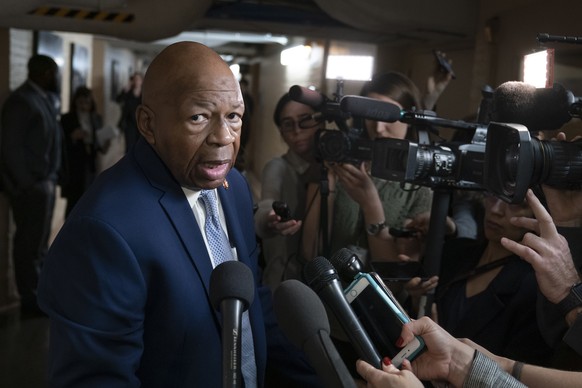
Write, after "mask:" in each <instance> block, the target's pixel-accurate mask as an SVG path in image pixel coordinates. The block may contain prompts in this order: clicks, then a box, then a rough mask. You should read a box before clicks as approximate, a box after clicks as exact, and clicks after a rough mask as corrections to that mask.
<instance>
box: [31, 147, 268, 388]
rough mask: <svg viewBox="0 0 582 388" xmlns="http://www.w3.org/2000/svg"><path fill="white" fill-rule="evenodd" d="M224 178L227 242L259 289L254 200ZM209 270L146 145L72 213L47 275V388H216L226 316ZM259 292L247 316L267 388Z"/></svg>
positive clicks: (179, 202)
mask: <svg viewBox="0 0 582 388" xmlns="http://www.w3.org/2000/svg"><path fill="white" fill-rule="evenodd" d="M227 179H228V183H229V184H230V188H229V189H228V190H225V189H224V188H223V187H220V188H219V189H218V192H219V195H220V199H221V202H222V206H223V209H224V213H225V217H226V223H227V225H228V229H229V236H230V238H231V240H232V242H234V246H235V247H236V249H237V252H238V258H239V260H240V261H242V262H243V263H245V264H247V265H248V266H249V267H250V268H251V269H252V271H253V273H254V276H255V280H256V281H258V279H260V277H259V275H258V273H257V271H258V268H257V253H258V252H257V251H258V247H257V243H256V238H255V232H254V228H253V213H252V197H251V193H250V190H249V188H248V185H247V183H246V181H245V180H244V178H243V177H242V176H241V175H240V174H239V173H238V172H237V171H236V170H232V171H231V172H230V173H229V175H228V178H227ZM211 272H212V264H211V261H210V257H209V255H208V253H207V251H206V247H205V244H204V240H203V238H202V235H201V231H200V229H199V227H198V224H197V222H196V219H195V218H194V215H193V213H192V210H191V209H190V206H189V204H188V201H187V199H186V197H185V195H184V193H183V191H182V189H181V187H180V185H179V184H178V183H177V181H176V180H175V179H174V178H173V177H172V175H171V174H170V172H169V170H168V169H167V168H166V166H165V165H164V164H163V162H162V161H161V160H160V159H159V157H158V156H157V155H156V153H155V152H154V150H153V149H152V148H151V147H150V146H149V144H147V143H146V142H145V141H144V140H143V139H140V140H139V141H138V143H137V144H136V147H134V148H133V149H132V150H131V151H130V153H129V154H128V155H126V156H125V157H124V158H123V159H122V160H121V161H120V162H118V163H117V164H116V165H115V166H113V167H112V168H110V169H109V170H107V171H105V172H103V173H102V174H101V175H100V177H99V178H98V179H97V180H96V182H95V183H94V184H93V186H92V187H91V188H90V190H89V191H88V192H87V193H86V194H85V195H84V196H83V198H82V199H81V201H80V202H78V203H77V206H76V208H75V209H74V210H73V212H72V213H71V215H70V216H69V218H68V219H67V222H66V223H65V225H64V226H63V228H62V230H61V231H60V233H59V234H58V236H57V238H56V240H55V241H54V243H53V245H52V246H51V248H50V252H49V256H48V258H47V259H46V262H45V264H44V267H43V269H42V273H41V279H40V285H39V304H40V306H41V308H42V309H43V310H44V311H45V312H47V313H48V315H49V316H50V318H51V328H50V360H49V378H50V381H51V383H53V384H54V385H55V386H75V385H82V386H84V387H93V386H94V387H121V386H123V387H129V386H139V385H140V384H141V386H143V387H220V386H221V381H222V380H221V379H222V374H221V372H222V365H221V339H220V336H221V329H220V320H221V317H220V314H219V313H217V312H216V311H215V310H214V309H213V308H212V305H211V303H210V300H209V296H208V292H209V291H208V290H209V288H208V287H209V279H210V274H211ZM257 285H258V283H257ZM257 290H258V291H257V295H255V299H254V302H253V304H252V305H251V306H250V309H249V313H250V320H251V325H252V327H253V335H254V340H255V352H256V361H257V368H258V372H259V380H260V384H259V385H260V386H261V385H263V380H264V372H265V366H266V361H267V335H268V334H266V331H269V330H271V329H272V328H273V322H267V321H266V320H264V313H265V312H264V311H263V307H262V302H264V301H266V300H268V299H269V298H270V291H269V290H268V289H267V288H264V287H258V288H257ZM277 335H279V334H276V335H275V336H277Z"/></svg>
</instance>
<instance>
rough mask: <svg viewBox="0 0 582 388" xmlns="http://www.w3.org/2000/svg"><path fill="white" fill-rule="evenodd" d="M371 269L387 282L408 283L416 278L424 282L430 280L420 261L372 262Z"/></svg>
mask: <svg viewBox="0 0 582 388" xmlns="http://www.w3.org/2000/svg"><path fill="white" fill-rule="evenodd" d="M370 267H371V268H372V271H374V272H376V273H378V275H379V276H380V278H381V279H382V280H383V281H385V282H407V281H409V280H410V279H412V278H415V277H420V279H421V280H422V281H423V282H425V281H427V280H428V279H430V276H428V275H426V273H425V272H424V269H423V268H422V263H420V262H419V261H371V262H370Z"/></svg>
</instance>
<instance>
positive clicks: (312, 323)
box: [273, 279, 330, 349]
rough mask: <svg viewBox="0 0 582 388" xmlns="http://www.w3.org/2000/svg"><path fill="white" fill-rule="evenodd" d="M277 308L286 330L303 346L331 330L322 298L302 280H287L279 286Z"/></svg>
mask: <svg viewBox="0 0 582 388" xmlns="http://www.w3.org/2000/svg"><path fill="white" fill-rule="evenodd" d="M273 309H274V311H275V316H276V317H277V321H278V322H279V326H281V329H282V330H283V332H284V333H285V334H286V335H287V337H289V340H291V342H292V343H293V344H295V346H297V347H298V348H300V349H303V346H304V344H305V342H306V341H307V340H308V339H309V338H310V337H312V336H313V335H314V334H316V333H318V332H319V331H320V330H323V331H325V332H327V333H329V332H330V328H329V321H328V318H327V313H326V312H325V307H323V303H322V302H321V299H319V296H317V294H316V293H315V292H314V291H313V290H312V289H311V288H309V287H307V286H306V285H305V284H303V283H301V282H300V281H299V280H295V279H289V280H285V281H284V282H282V283H281V284H280V285H279V286H278V287H277V288H276V289H275V292H274V293H273Z"/></svg>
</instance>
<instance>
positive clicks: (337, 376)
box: [273, 279, 356, 388]
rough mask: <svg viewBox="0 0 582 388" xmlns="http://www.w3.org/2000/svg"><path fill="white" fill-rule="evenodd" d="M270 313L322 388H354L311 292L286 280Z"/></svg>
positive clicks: (353, 383) (321, 309)
mask: <svg viewBox="0 0 582 388" xmlns="http://www.w3.org/2000/svg"><path fill="white" fill-rule="evenodd" d="M273 309H274V311H275V316H276V317H277V321H278V322H279V326H280V327H281V329H282V330H283V332H284V333H285V334H286V335H287V336H288V337H289V340H290V341H291V342H292V343H293V344H295V346H297V347H298V348H300V349H302V350H303V351H304V352H305V354H306V355H307V358H308V359H309V362H310V364H311V366H313V368H314V369H315V371H316V373H317V375H318V376H319V378H320V380H321V381H322V383H323V385H324V386H325V387H328V388H336V387H339V388H355V387H356V384H355V382H354V379H353V378H352V376H351V375H350V372H349V371H348V368H347V367H346V365H345V364H344V362H343V360H342V359H341V357H340V355H339V353H338V351H337V349H336V348H335V346H334V344H333V342H332V341H331V338H330V336H329V333H330V328H329V321H328V319H327V314H326V312H325V307H323V304H322V303H321V300H320V299H319V297H318V296H317V294H316V293H315V292H314V291H313V290H312V289H310V288H309V287H307V286H306V285H305V284H303V283H301V282H300V281H299V280H295V279H290V280H285V281H284V282H282V283H281V284H280V285H279V286H278V287H277V288H276V289H275V292H274V293H273Z"/></svg>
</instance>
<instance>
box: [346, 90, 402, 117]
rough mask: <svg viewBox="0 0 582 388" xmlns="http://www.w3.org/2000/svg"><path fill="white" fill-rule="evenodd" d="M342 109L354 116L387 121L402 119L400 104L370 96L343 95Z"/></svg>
mask: <svg viewBox="0 0 582 388" xmlns="http://www.w3.org/2000/svg"><path fill="white" fill-rule="evenodd" d="M340 109H341V110H342V111H344V112H349V113H351V114H352V116H358V117H363V118H365V119H368V120H376V121H385V122H387V123H393V122H396V121H400V119H401V118H402V117H401V109H400V107H399V106H398V105H395V104H391V103H389V102H387V101H382V100H378V99H375V98H370V97H363V96H343V97H342V99H341V100H340Z"/></svg>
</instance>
